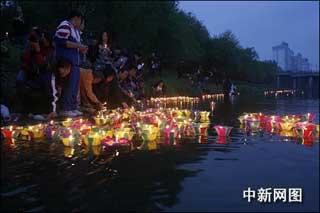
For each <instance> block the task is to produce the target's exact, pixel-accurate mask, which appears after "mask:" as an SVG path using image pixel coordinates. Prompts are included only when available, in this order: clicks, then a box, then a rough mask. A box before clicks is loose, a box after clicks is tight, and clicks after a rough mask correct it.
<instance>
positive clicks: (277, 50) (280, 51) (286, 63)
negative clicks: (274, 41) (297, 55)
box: [272, 42, 294, 71]
mask: <svg viewBox="0 0 320 213" xmlns="http://www.w3.org/2000/svg"><path fill="white" fill-rule="evenodd" d="M272 51H273V60H274V61H276V62H277V64H278V66H279V67H281V69H282V70H283V71H289V70H291V69H292V64H293V63H292V56H293V55H294V53H293V51H292V50H291V49H290V48H289V45H288V43H286V42H282V43H281V44H280V45H277V46H274V47H272Z"/></svg>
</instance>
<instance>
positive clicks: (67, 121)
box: [62, 118, 72, 127]
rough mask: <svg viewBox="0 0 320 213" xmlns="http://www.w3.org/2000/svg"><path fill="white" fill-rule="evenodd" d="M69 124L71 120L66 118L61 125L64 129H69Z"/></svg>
mask: <svg viewBox="0 0 320 213" xmlns="http://www.w3.org/2000/svg"><path fill="white" fill-rule="evenodd" d="M71 124H72V119H71V118H68V119H67V120H65V121H62V125H63V126H64V127H70V126H71Z"/></svg>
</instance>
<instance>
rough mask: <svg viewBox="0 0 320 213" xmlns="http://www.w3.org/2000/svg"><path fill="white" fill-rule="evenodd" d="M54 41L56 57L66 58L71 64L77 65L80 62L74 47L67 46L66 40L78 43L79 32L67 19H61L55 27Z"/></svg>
mask: <svg viewBox="0 0 320 213" xmlns="http://www.w3.org/2000/svg"><path fill="white" fill-rule="evenodd" d="M54 41H55V43H56V58H65V59H68V60H69V61H70V62H71V63H72V65H73V66H79V65H80V63H81V60H80V52H79V50H78V49H75V48H67V46H66V42H67V41H72V42H78V43H80V32H79V30H77V29H75V28H74V26H73V25H72V24H71V23H70V22H69V21H63V22H61V23H60V25H59V26H58V27H57V30H56V33H55V36H54Z"/></svg>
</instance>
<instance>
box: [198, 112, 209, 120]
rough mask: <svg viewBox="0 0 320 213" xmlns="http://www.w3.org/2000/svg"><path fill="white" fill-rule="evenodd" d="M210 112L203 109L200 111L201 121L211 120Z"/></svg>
mask: <svg viewBox="0 0 320 213" xmlns="http://www.w3.org/2000/svg"><path fill="white" fill-rule="evenodd" d="M209 115H210V112H207V111H201V112H200V122H208V121H209Z"/></svg>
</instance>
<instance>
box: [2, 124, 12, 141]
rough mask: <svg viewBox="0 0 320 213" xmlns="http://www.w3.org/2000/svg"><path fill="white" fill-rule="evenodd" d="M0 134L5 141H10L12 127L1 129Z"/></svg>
mask: <svg viewBox="0 0 320 213" xmlns="http://www.w3.org/2000/svg"><path fill="white" fill-rule="evenodd" d="M1 133H2V135H3V136H4V138H5V139H12V137H13V127H12V126H10V127H9V128H1Z"/></svg>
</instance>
